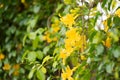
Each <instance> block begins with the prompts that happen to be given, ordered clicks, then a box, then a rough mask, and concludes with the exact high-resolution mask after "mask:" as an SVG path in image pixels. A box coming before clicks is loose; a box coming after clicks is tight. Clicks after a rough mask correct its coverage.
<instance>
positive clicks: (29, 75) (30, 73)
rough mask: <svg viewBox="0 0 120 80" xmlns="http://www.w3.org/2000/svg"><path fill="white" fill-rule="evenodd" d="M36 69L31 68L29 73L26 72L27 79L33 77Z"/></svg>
mask: <svg viewBox="0 0 120 80" xmlns="http://www.w3.org/2000/svg"><path fill="white" fill-rule="evenodd" d="M35 70H36V69H32V70H31V71H30V72H29V74H28V79H31V78H32V77H33V74H34V72H35Z"/></svg>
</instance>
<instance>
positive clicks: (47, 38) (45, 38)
mask: <svg viewBox="0 0 120 80" xmlns="http://www.w3.org/2000/svg"><path fill="white" fill-rule="evenodd" d="M43 40H46V41H47V42H48V43H50V42H51V41H52V39H51V38H50V33H49V32H45V35H44V36H43Z"/></svg>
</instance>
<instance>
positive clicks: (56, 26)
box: [51, 20, 60, 33]
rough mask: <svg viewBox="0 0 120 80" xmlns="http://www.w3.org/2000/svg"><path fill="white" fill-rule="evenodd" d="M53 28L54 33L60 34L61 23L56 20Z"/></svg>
mask: <svg viewBox="0 0 120 80" xmlns="http://www.w3.org/2000/svg"><path fill="white" fill-rule="evenodd" d="M51 26H52V29H53V32H55V33H56V32H58V31H59V30H60V27H59V21H58V20H56V21H55V23H54V24H52V25H51Z"/></svg>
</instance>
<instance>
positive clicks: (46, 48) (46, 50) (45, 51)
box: [43, 46, 50, 54]
mask: <svg viewBox="0 0 120 80" xmlns="http://www.w3.org/2000/svg"><path fill="white" fill-rule="evenodd" d="M49 49H50V48H49V46H46V47H45V48H44V49H43V53H44V54H47V52H48V51H49Z"/></svg>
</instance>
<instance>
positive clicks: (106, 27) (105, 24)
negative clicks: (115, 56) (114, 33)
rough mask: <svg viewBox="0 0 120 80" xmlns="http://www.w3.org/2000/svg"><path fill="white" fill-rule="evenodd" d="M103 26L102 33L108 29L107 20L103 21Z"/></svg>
mask: <svg viewBox="0 0 120 80" xmlns="http://www.w3.org/2000/svg"><path fill="white" fill-rule="evenodd" d="M103 24H104V31H105V32H107V31H108V29H109V27H108V25H107V20H104V21H103Z"/></svg>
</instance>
